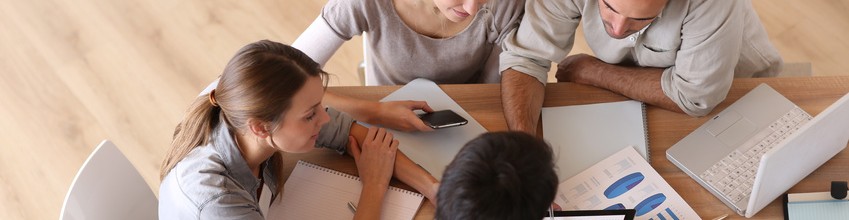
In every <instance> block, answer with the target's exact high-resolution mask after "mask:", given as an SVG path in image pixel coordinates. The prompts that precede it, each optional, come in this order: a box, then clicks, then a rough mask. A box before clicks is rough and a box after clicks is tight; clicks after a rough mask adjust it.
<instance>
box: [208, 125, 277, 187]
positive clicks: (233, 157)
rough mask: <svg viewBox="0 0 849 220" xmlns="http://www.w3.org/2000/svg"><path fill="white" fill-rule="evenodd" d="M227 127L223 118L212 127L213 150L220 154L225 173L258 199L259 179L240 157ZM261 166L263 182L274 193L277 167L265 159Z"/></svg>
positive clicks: (233, 137) (233, 138) (240, 154)
mask: <svg viewBox="0 0 849 220" xmlns="http://www.w3.org/2000/svg"><path fill="white" fill-rule="evenodd" d="M229 127H230V126H227V123H226V122H225V121H224V120H221V123H219V125H218V126H216V127H215V129H213V132H212V145H213V146H214V147H215V151H217V152H218V153H220V154H221V159H222V160H223V162H224V166H225V167H226V169H227V175H228V176H230V177H231V178H233V179H234V180H235V181H236V182H237V183H238V184H239V185H241V186H242V188H244V189H245V190H247V191H248V193H250V194H251V196H253V197H254V198H255V199H258V198H257V195H256V191H257V188H259V187H260V180H259V178H256V177H254V175H253V174H252V172H251V169H250V168H249V167H248V163H247V161H245V158H244V157H242V153H241V151H239V147H238V145H236V142H235V140H236V138H235V136H234V134H233V132H231V131H230V129H229ZM262 166H263V168H264V169H263V173H262V175H263V179H264V180H265V184H266V185H268V188H269V190H271V192H272V194H274V192H275V191H276V189H277V178H276V176H277V175H276V173H277V172H276V171H277V168H275V166H273V165H272V164H270V163H269V162H268V161H267V160H266V161H265V162H263V165H262Z"/></svg>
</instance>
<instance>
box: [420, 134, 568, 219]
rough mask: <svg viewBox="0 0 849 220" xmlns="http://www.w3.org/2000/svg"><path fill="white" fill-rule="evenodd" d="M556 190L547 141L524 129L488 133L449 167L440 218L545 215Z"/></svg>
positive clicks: (441, 191)
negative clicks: (523, 130)
mask: <svg viewBox="0 0 849 220" xmlns="http://www.w3.org/2000/svg"><path fill="white" fill-rule="evenodd" d="M556 192H557V174H556V173H555V172H554V159H553V158H552V151H551V147H549V146H548V144H547V143H545V141H543V140H541V139H537V138H535V137H533V136H531V135H528V134H526V133H523V132H494V133H486V134H483V135H481V136H479V137H477V138H475V139H473V140H471V141H469V142H468V143H467V144H466V145H465V146H464V147H463V149H461V150H460V152H459V153H457V156H455V157H454V160H453V161H451V164H449V165H448V167H447V168H446V169H445V173H443V175H442V183H441V184H440V186H439V191H438V192H437V194H436V197H437V198H438V199H439V203H438V204H437V206H436V219H440V220H446V219H542V218H543V217H544V216H545V213H546V210H547V209H548V208H549V207H550V206H551V204H552V202H553V201H554V195H555V193H556Z"/></svg>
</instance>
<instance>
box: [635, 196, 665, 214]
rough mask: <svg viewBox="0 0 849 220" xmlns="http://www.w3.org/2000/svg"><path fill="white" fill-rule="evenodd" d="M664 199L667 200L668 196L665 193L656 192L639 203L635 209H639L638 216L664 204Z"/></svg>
mask: <svg viewBox="0 0 849 220" xmlns="http://www.w3.org/2000/svg"><path fill="white" fill-rule="evenodd" d="M663 201H666V196H665V195H663V193H658V194H654V195H652V196H649V197H648V198H646V199H644V200H643V201H642V202H640V203H639V204H637V206H635V207H634V209H635V210H637V216H641V215H645V214H646V213H649V212H651V210H654V209H655V208H657V207H658V206H660V204H663Z"/></svg>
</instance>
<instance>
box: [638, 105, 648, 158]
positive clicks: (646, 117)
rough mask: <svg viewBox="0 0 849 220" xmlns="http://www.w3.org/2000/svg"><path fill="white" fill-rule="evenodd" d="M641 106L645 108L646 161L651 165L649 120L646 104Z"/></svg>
mask: <svg viewBox="0 0 849 220" xmlns="http://www.w3.org/2000/svg"><path fill="white" fill-rule="evenodd" d="M640 105H641V106H642V108H643V132H645V135H646V138H645V139H646V161H648V162H649V164H651V147H649V119H648V115H647V114H646V103H645V102H640Z"/></svg>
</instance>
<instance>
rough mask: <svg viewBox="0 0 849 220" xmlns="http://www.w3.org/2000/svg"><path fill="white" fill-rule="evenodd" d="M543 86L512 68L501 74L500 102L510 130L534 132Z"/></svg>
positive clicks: (543, 94) (542, 98) (542, 97)
mask: <svg viewBox="0 0 849 220" xmlns="http://www.w3.org/2000/svg"><path fill="white" fill-rule="evenodd" d="M544 96H545V86H544V85H543V84H542V83H540V82H539V81H538V80H537V79H536V78H534V77H532V76H530V75H527V74H524V73H521V72H519V71H516V70H513V69H507V70H505V71H504V72H503V73H502V74H501V102H502V108H503V110H504V117H505V119H506V120H507V127H508V128H509V129H510V130H517V131H524V132H527V133H529V134H532V135H533V134H536V131H537V123H538V121H539V115H540V109H542V102H543V100H544Z"/></svg>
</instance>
